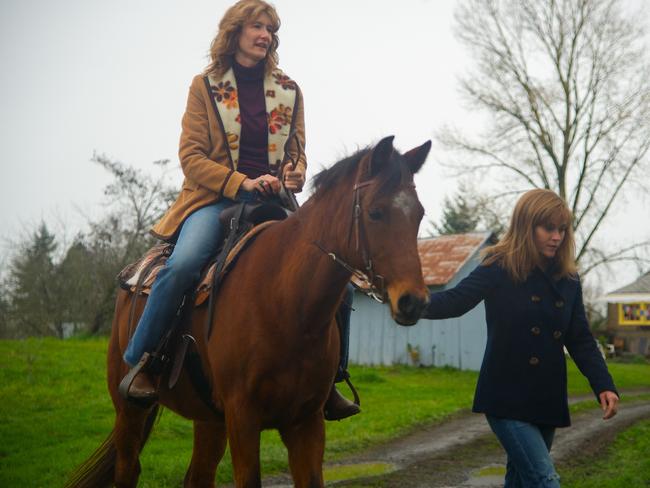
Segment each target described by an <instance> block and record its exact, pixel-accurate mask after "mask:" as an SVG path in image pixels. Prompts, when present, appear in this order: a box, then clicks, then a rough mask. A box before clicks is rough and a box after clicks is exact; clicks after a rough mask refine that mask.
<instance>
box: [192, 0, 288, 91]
mask: <svg viewBox="0 0 650 488" xmlns="http://www.w3.org/2000/svg"><path fill="white" fill-rule="evenodd" d="M262 14H266V15H268V16H269V18H270V19H271V23H272V25H273V32H272V38H271V45H270V46H269V49H268V51H267V53H266V59H265V71H266V73H267V74H268V73H270V72H271V71H273V70H274V69H275V68H277V66H278V59H279V58H278V53H277V49H278V45H279V44H280V39H279V38H278V34H277V32H278V29H280V17H279V16H278V13H277V12H276V10H275V7H273V5H271V4H270V3H266V2H264V1H263V0H240V1H239V2H237V3H236V4H234V5H233V6H232V7H230V8H229V9H228V10H227V11H226V13H225V14H224V16H223V18H222V19H221V22H219V30H218V31H217V35H216V37H215V38H214V39H213V40H212V43H211V44H210V59H211V62H210V64H209V65H208V66H207V67H206V68H205V71H204V73H205V74H206V75H213V76H215V77H217V78H220V77H221V76H223V75H224V73H225V72H226V71H228V69H230V66H231V65H232V59H233V56H234V55H235V53H236V52H237V47H238V43H239V34H240V33H241V31H242V29H243V27H244V24H246V23H247V22H253V21H255V20H257V18H259V16H260V15H262Z"/></svg>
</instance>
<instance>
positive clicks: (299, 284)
mask: <svg viewBox="0 0 650 488" xmlns="http://www.w3.org/2000/svg"><path fill="white" fill-rule="evenodd" d="M392 141H393V138H392V137H388V138H385V139H383V140H382V141H381V142H380V143H379V144H378V145H377V146H376V147H374V148H372V149H365V150H362V151H360V152H359V153H357V154H355V155H353V156H351V157H349V158H347V159H345V160H343V161H340V162H338V163H337V164H335V165H334V166H333V167H332V168H330V169H327V170H324V171H322V172H321V173H320V174H319V175H317V176H316V178H315V191H314V194H313V195H312V196H311V198H310V199H309V200H308V201H307V202H306V203H305V205H304V206H303V207H302V208H300V209H299V210H298V211H297V212H296V213H294V214H293V215H292V216H291V217H289V218H288V219H287V220H284V221H282V222H279V223H277V224H274V225H272V226H270V227H269V228H268V229H267V230H265V231H264V232H262V233H261V234H260V235H259V237H258V238H257V240H255V241H254V242H253V243H252V245H251V246H250V247H249V248H248V250H247V251H246V252H244V253H243V255H242V256H241V257H240V258H239V262H238V263H237V266H235V267H234V268H233V269H232V271H230V273H229V274H228V275H227V276H226V279H225V280H224V282H223V284H222V286H221V290H220V292H219V296H218V298H217V302H216V313H215V315H214V320H213V323H212V326H213V327H212V331H213V332H212V334H211V335H210V337H209V339H206V331H205V322H206V310H205V308H206V307H203V308H198V309H196V310H195V313H194V314H193V315H192V321H193V323H192V325H191V330H192V333H193V335H194V337H195V338H196V339H197V349H198V352H199V354H200V357H201V362H202V368H203V371H204V374H205V376H206V377H207V378H208V381H209V383H210V387H211V391H212V403H213V404H214V405H213V407H212V408H211V407H209V406H208V405H207V403H206V402H204V401H203V400H201V396H200V394H199V393H198V392H197V391H196V390H195V389H194V387H193V383H192V381H191V378H190V377H189V374H188V373H187V372H186V371H183V372H182V373H181V377H180V379H179V381H178V383H177V385H176V386H175V387H174V388H173V389H172V390H170V389H168V388H167V387H166V386H165V385H166V384H167V381H166V378H164V377H163V379H162V380H163V381H161V385H160V391H159V394H160V396H159V402H160V404H162V405H164V406H166V407H168V408H170V409H171V410H173V411H175V412H177V413H178V414H180V415H182V416H184V417H187V418H189V419H192V420H193V421H194V449H193V454H192V460H191V464H190V467H189V469H188V471H187V474H186V476H185V486H186V487H213V486H215V485H214V478H215V473H216V469H217V465H218V463H219V461H220V460H221V457H222V456H223V454H224V450H225V448H226V442H228V443H229V444H230V450H231V454H232V462H233V467H234V477H235V482H236V486H237V487H259V486H261V480H260V466H259V449H260V432H261V431H262V430H263V429H269V428H275V429H277V430H278V431H279V432H280V435H281V437H282V440H283V442H284V444H285V445H286V447H287V450H288V453H289V465H290V469H291V473H292V476H293V479H294V482H295V486H296V487H299V488H302V487H322V486H323V476H322V462H323V451H324V445H325V428H324V420H323V405H324V403H325V400H326V399H327V396H328V393H329V391H330V388H331V386H332V383H333V381H334V377H335V373H336V369H337V364H338V356H339V335H338V328H337V327H336V324H335V313H336V311H337V308H338V306H339V302H340V301H341V298H342V296H343V293H344V290H345V287H346V284H347V283H348V281H349V280H350V277H351V274H352V272H351V269H361V270H364V272H365V273H366V274H368V275H369V276H370V279H371V281H373V282H374V283H375V287H374V288H375V292H376V293H379V294H382V295H385V296H386V298H387V301H388V302H389V304H390V309H391V313H392V316H393V318H394V319H395V320H396V321H397V322H398V323H400V324H402V325H412V324H414V323H415V322H416V321H417V320H418V318H419V316H420V312H421V310H422V308H423V307H424V305H425V304H426V302H427V300H428V292H427V289H426V287H425V285H424V282H423V279H422V272H421V268H420V260H419V257H418V252H417V245H416V239H417V232H418V227H419V224H420V220H421V219H422V216H423V209H422V206H421V205H420V202H419V200H418V198H417V194H416V192H415V186H414V184H413V175H414V174H415V173H416V172H417V171H418V170H419V169H420V167H421V166H422V164H423V162H424V160H425V159H426V157H427V154H428V152H429V149H430V147H431V143H430V142H427V143H425V144H424V145H422V146H420V147H418V148H415V149H413V150H411V151H409V152H407V153H406V154H404V155H400V154H399V153H398V152H397V151H395V150H394V149H393V144H392ZM332 258H335V259H332ZM133 299H134V297H133V296H132V295H130V294H127V293H126V292H125V291H120V292H119V295H118V298H117V304H116V310H115V319H114V322H113V333H112V336H111V341H110V345H109V351H108V386H109V390H110V394H111V397H112V399H113V403H114V405H115V409H116V412H117V416H116V420H115V427H114V429H113V432H112V434H111V435H110V436H109V438H108V439H107V440H106V441H105V442H104V444H103V445H102V446H101V447H100V448H99V449H98V450H97V452H96V453H95V454H94V455H93V456H92V457H91V459H89V460H88V461H87V462H86V463H85V464H84V465H83V466H82V467H81V468H80V469H79V470H78V471H77V472H76V473H75V475H73V479H72V480H71V481H70V482H69V484H68V486H76V487H94V488H97V487H103V486H112V485H113V484H114V485H115V486H118V487H135V486H136V483H137V479H138V475H139V472H140V463H139V460H138V458H139V453H140V451H141V449H142V447H143V446H144V443H145V442H146V440H147V437H148V435H149V432H150V430H151V427H152V424H153V419H154V418H155V415H156V410H157V408H158V405H155V406H152V407H149V408H143V407H140V406H136V405H133V404H131V403H129V402H127V401H125V400H124V399H123V398H122V397H121V396H120V395H119V394H118V392H117V389H118V384H119V382H120V380H121V378H122V377H123V376H124V375H125V373H126V372H127V370H128V367H127V365H126V364H125V363H124V362H123V361H122V353H123V351H124V350H125V348H126V345H127V342H128V339H129V338H128V323H129V312H130V305H131V301H132V300H133ZM135 299H136V300H138V303H137V309H136V310H137V313H138V314H139V313H141V311H142V308H143V306H144V300H145V299H144V298H143V297H137V298H135ZM214 406H216V408H214Z"/></svg>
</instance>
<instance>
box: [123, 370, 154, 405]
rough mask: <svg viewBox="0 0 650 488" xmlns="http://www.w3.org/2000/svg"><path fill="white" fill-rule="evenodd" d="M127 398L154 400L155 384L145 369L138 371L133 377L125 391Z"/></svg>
mask: <svg viewBox="0 0 650 488" xmlns="http://www.w3.org/2000/svg"><path fill="white" fill-rule="evenodd" d="M126 395H127V397H128V398H135V399H137V400H154V399H156V398H157V397H158V392H157V391H156V386H155V385H154V382H153V380H152V379H151V376H149V373H147V372H146V371H140V372H139V373H138V374H136V375H135V377H134V378H133V382H132V383H131V386H129V389H128V390H127V392H126Z"/></svg>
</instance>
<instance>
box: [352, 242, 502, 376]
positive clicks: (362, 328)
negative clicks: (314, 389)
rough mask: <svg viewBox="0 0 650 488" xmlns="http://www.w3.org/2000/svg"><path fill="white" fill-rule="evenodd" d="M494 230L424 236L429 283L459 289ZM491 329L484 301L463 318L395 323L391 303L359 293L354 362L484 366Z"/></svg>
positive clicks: (438, 287)
mask: <svg viewBox="0 0 650 488" xmlns="http://www.w3.org/2000/svg"><path fill="white" fill-rule="evenodd" d="M490 239H491V233H489V232H481V233H468V234H456V235H444V236H438V237H429V238H425V239H420V240H418V251H419V254H420V261H421V263H422V274H423V276H424V282H425V284H426V285H427V287H429V289H430V290H431V291H438V290H445V289H448V288H453V287H454V286H455V285H456V284H458V282H459V281H460V280H462V279H463V278H464V277H465V276H467V275H468V274H469V273H470V272H471V271H472V270H473V269H474V268H475V267H476V266H478V264H479V252H480V250H481V249H482V248H483V247H485V246H486V245H487V244H488V243H489V242H490ZM486 340H487V330H486V326H485V308H484V306H483V303H480V304H479V305H477V306H476V307H475V308H474V309H473V310H471V311H470V312H468V313H466V314H465V315H463V316H462V317H458V318H454V319H447V320H420V321H419V322H418V323H417V325H414V326H412V327H402V326H400V325H398V324H396V323H395V321H394V320H393V319H392V318H391V316H390V311H389V310H388V307H386V306H385V305H380V304H378V303H377V302H375V301H374V300H372V299H370V298H368V297H367V296H365V295H363V294H361V293H356V294H355V297H354V312H352V319H351V325H350V362H352V363H356V364H364V365H386V366H387V365H393V364H412V365H424V366H452V367H455V368H459V369H470V370H478V369H479V368H480V366H481V361H482V359H483V353H484V351H485V343H486Z"/></svg>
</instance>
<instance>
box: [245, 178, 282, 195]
mask: <svg viewBox="0 0 650 488" xmlns="http://www.w3.org/2000/svg"><path fill="white" fill-rule="evenodd" d="M241 187H242V189H243V190H245V191H257V192H259V193H260V194H261V195H262V196H264V197H270V196H271V195H275V194H276V193H278V192H279V191H280V180H279V179H277V178H276V177H275V176H271V175H262V176H258V177H257V178H254V179H251V178H246V179H245V180H244V182H243V183H242V184H241Z"/></svg>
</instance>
